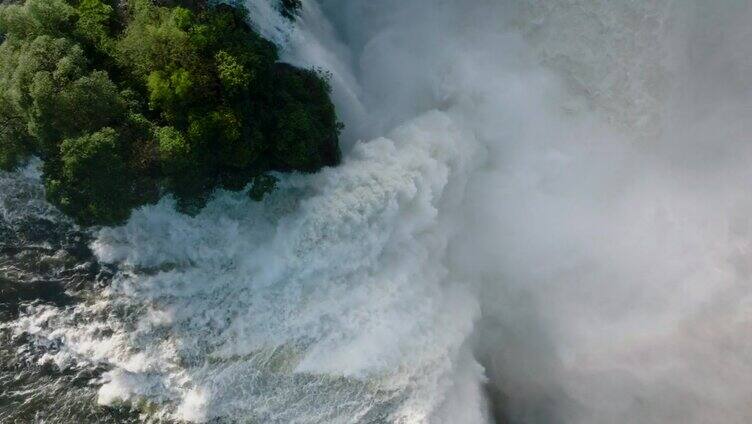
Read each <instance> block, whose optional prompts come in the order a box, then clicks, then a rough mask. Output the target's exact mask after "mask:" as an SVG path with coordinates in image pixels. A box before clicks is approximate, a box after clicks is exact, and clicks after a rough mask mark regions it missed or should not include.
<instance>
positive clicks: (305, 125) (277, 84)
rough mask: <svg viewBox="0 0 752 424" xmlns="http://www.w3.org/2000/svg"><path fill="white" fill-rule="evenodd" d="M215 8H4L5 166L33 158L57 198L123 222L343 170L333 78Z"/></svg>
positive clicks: (191, 2) (0, 153)
mask: <svg viewBox="0 0 752 424" xmlns="http://www.w3.org/2000/svg"><path fill="white" fill-rule="evenodd" d="M207 3H208V2H207V1H202V0H172V1H166V0H161V1H156V0H122V1H118V0H26V1H25V2H21V3H19V4H12V5H4V6H0V33H1V34H2V37H3V42H2V44H1V45H0V167H1V168H3V169H12V168H14V167H16V166H18V165H19V164H20V163H22V161H23V160H24V159H25V158H27V157H29V156H30V155H37V156H39V157H41V158H42V159H43V160H44V168H43V173H44V181H45V186H46V189H47V195H48V197H49V200H50V201H51V202H53V203H54V204H56V205H57V206H59V207H60V208H61V209H62V210H63V211H65V212H66V213H68V214H70V215H71V216H73V217H74V218H75V219H76V220H77V221H78V222H80V223H82V224H114V223H118V222H121V221H123V220H124V219H126V218H127V217H128V215H129V214H130V211H131V210H132V208H134V207H136V206H139V205H143V204H145V203H149V202H152V201H155V200H156V199H158V197H159V196H160V195H161V194H163V193H165V192H171V193H173V194H174V195H175V196H176V197H177V198H178V200H179V205H180V206H181V207H182V208H183V209H184V210H186V211H191V210H196V209H197V208H199V207H201V206H202V205H203V203H204V202H205V201H206V199H207V197H208V196H209V194H210V193H211V191H212V190H214V189H215V188H217V187H221V188H226V189H232V190H240V189H242V188H244V187H245V186H246V185H248V184H249V183H253V184H252V185H251V190H250V192H251V193H250V194H251V196H253V197H255V198H260V197H262V196H263V195H264V193H265V192H267V191H268V190H271V189H272V188H273V187H274V179H273V177H271V176H269V172H272V171H280V172H285V171H303V172H310V171H315V170H317V169H320V168H321V167H323V166H330V165H335V164H336V163H337V162H338V161H339V147H338V134H339V130H340V124H339V123H338V122H337V120H336V115H335V112H334V107H333V105H332V103H331V101H330V99H329V87H328V85H327V82H326V81H325V80H324V79H322V78H321V77H320V76H319V75H317V74H316V73H315V72H313V71H309V70H302V69H297V68H294V67H292V66H289V65H285V64H282V63H278V62H277V60H278V56H277V50H276V48H275V46H274V45H272V44H271V43H269V42H268V41H266V40H264V39H263V38H261V37H260V36H259V35H258V34H257V33H256V32H254V31H253V30H252V28H251V27H250V26H249V25H248V24H247V16H246V12H245V9H244V8H242V7H236V6H231V5H226V4H216V5H213V6H210V5H209V4H207ZM281 4H282V6H283V7H284V10H285V13H287V14H288V15H289V14H290V13H294V10H295V9H296V8H297V7H298V6H299V2H298V1H296V0H285V1H283V2H282V3H281Z"/></svg>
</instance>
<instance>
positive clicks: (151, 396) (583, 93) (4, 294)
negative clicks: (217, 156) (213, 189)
mask: <svg viewBox="0 0 752 424" xmlns="http://www.w3.org/2000/svg"><path fill="white" fill-rule="evenodd" d="M247 6H248V7H249V9H250V10H251V18H252V20H253V23H254V25H256V27H257V28H258V29H259V30H260V31H261V32H262V33H263V34H264V35H265V36H266V37H268V38H270V39H272V40H274V41H275V42H276V43H277V44H279V45H280V47H281V49H282V52H283V53H282V56H283V60H285V61H288V62H290V63H293V64H295V65H299V66H305V67H315V68H318V69H321V70H322V71H323V72H326V73H327V74H328V75H329V77H330V80H331V84H332V87H333V96H334V99H335V103H336V104H337V107H338V112H339V115H340V118H341V119H342V120H343V122H344V123H345V124H346V130H345V131H344V133H343V150H344V162H343V164H342V165H341V166H339V167H337V168H334V169H325V170H323V171H321V172H319V173H318V174H316V175H292V176H281V177H280V178H281V182H280V185H279V188H278V190H277V191H276V192H274V193H273V194H272V195H270V196H268V197H267V198H266V199H264V201H262V202H258V203H257V202H253V201H251V200H250V199H249V198H248V196H247V195H246V194H244V193H229V192H219V193H216V195H215V197H214V200H212V201H211V202H210V203H209V205H208V206H207V207H206V208H205V209H204V210H203V211H202V212H201V213H199V214H198V215H197V216H194V217H189V216H185V215H181V214H179V213H177V212H175V210H174V204H173V201H172V200H171V199H170V198H165V199H163V200H162V201H161V202H160V203H158V204H156V205H152V206H147V207H144V208H142V209H139V210H137V211H135V212H134V214H133V216H132V217H131V219H130V220H129V221H128V222H127V224H125V225H124V226H122V227H118V228H102V229H91V230H82V229H80V228H77V227H75V226H74V225H73V224H71V223H70V222H69V221H68V220H66V218H65V217H63V216H62V215H60V214H59V213H58V212H57V211H56V210H54V208H52V207H51V206H49V205H48V204H46V203H45V202H44V200H43V191H42V188H41V185H40V182H39V175H38V167H39V164H38V163H35V162H32V163H30V164H29V165H28V166H27V167H26V168H25V169H24V170H22V171H19V172H16V173H12V174H7V173H6V174H0V302H1V303H0V319H1V320H2V323H1V324H0V338H1V340H2V342H1V343H0V422H3V423H5V422H8V423H14V422H19V423H26V422H40V423H42V422H44V423H80V422H84V423H86V422H92V423H93V422H112V423H121V422H144V421H146V422H214V423H333V424H336V423H396V424H417V423H439V424H441V423H446V424H454V423H460V424H464V423H469V424H470V423H622V422H629V423H674V422H682V423H709V422H714V423H715V422H723V423H746V422H750V420H752V406H750V405H752V387H751V386H750V385H749V381H750V378H752V335H751V333H750V331H749V330H750V329H751V328H752V288H751V287H752V286H750V284H751V279H750V277H751V276H752V213H750V212H752V198H750V196H749V193H750V191H749V187H750V183H752V167H751V166H749V164H750V163H752V4H751V3H749V2H748V1H746V0H722V1H718V2H709V1H705V0H633V1H622V0H473V1H470V0H378V1H374V0H318V1H314V0H304V1H303V9H302V11H301V14H300V17H299V18H298V19H297V21H296V22H295V23H294V24H291V23H290V22H288V21H287V20H285V19H284V18H282V17H281V16H279V14H278V13H277V12H275V7H274V6H275V5H274V4H273V3H270V2H269V0H249V1H248V2H247Z"/></svg>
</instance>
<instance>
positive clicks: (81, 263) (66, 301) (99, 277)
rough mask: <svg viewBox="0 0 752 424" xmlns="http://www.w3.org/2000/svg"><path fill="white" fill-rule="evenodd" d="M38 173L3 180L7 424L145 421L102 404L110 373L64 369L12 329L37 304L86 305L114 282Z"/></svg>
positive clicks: (0, 416) (1, 283)
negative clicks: (48, 198) (103, 382)
mask: <svg viewBox="0 0 752 424" xmlns="http://www.w3.org/2000/svg"><path fill="white" fill-rule="evenodd" d="M43 197H44V193H43V190H42V188H41V186H40V184H39V182H38V180H36V179H35V178H34V176H33V172H30V171H29V172H25V173H17V174H8V173H0V423H130V422H139V419H138V414H137V413H135V412H132V411H129V410H117V409H113V408H105V407H101V406H99V405H97V403H96V395H97V387H98V380H99V378H100V376H101V374H102V372H104V371H106V369H104V368H103V367H98V366H87V367H85V368H76V367H73V368H68V369H65V370H61V369H59V368H58V367H57V366H56V365H54V364H52V363H50V362H45V361H42V360H41V359H42V356H43V355H44V354H45V353H54V351H55V349H56V348H57V347H56V346H55V345H54V343H53V344H50V345H48V346H44V347H40V346H34V345H32V344H31V343H29V335H28V334H23V333H22V334H14V332H13V330H12V329H11V328H9V326H7V324H8V323H10V322H11V321H12V320H14V319H16V318H17V317H18V316H19V314H21V313H23V311H24V310H25V309H26V308H28V307H30V306H33V305H39V304H48V305H55V306H57V307H60V308H66V307H70V306H73V305H74V304H76V303H77V302H83V301H86V299H87V298H90V297H91V296H92V295H94V294H95V293H96V292H97V291H99V290H101V289H102V287H104V286H105V285H107V284H108V283H109V281H110V279H111V275H112V270H110V269H105V268H103V267H101V266H100V265H99V264H97V262H96V260H95V259H94V257H93V256H92V253H91V251H90V250H89V247H88V243H89V240H90V237H89V235H88V234H87V233H86V232H83V231H81V230H80V229H78V228H76V227H75V226H74V225H72V224H71V223H70V222H69V221H68V220H66V219H65V218H64V217H63V216H62V215H60V214H59V213H58V212H57V211H56V210H55V209H54V208H52V207H51V206H49V205H48V204H47V203H46V202H44V200H43Z"/></svg>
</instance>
